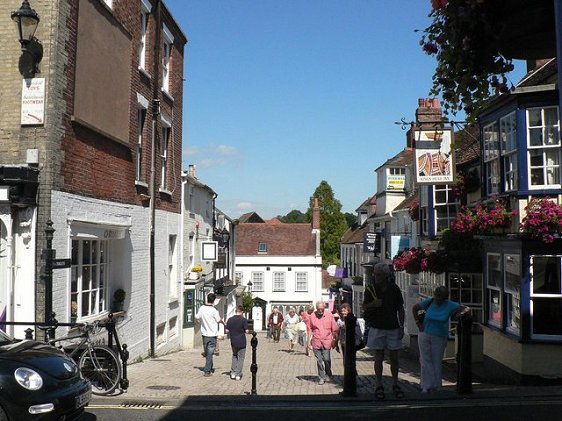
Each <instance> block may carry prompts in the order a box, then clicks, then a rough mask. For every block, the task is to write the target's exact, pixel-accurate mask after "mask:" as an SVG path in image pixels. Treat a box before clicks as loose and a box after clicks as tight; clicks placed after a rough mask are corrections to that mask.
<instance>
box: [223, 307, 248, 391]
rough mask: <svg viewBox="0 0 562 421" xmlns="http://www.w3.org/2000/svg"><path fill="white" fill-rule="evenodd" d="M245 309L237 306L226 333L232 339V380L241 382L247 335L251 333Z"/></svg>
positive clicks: (228, 322) (227, 325) (226, 326)
mask: <svg viewBox="0 0 562 421" xmlns="http://www.w3.org/2000/svg"><path fill="white" fill-rule="evenodd" d="M243 314H244V307H243V306H237V307H236V311H235V314H234V316H232V317H230V318H229V319H228V320H227V321H226V325H225V332H226V333H228V335H229V337H230V346H231V347H232V364H231V366H230V378H231V379H232V380H240V379H241V378H242V369H243V368H244V357H245V356H246V333H249V332H250V330H249V329H248V320H247V319H246V318H245V317H244V316H243Z"/></svg>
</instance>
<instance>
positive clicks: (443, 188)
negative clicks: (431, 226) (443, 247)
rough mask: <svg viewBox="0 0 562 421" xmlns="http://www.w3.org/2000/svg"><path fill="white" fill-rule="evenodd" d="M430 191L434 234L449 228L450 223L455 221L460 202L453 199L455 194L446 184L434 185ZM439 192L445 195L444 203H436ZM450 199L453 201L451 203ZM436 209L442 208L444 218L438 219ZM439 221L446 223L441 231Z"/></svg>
mask: <svg viewBox="0 0 562 421" xmlns="http://www.w3.org/2000/svg"><path fill="white" fill-rule="evenodd" d="M432 190H433V209H434V220H435V232H436V233H440V232H442V231H443V230H445V229H447V228H449V227H450V225H451V221H453V220H454V219H455V217H456V215H457V213H458V207H459V205H460V202H459V201H458V199H457V198H456V197H455V192H454V190H453V188H452V186H450V185H448V184H442V185H434V186H433V189H432ZM440 192H444V194H445V201H444V202H438V201H437V198H438V194H439V193H440ZM451 199H452V200H453V201H451ZM437 208H444V210H445V212H444V214H445V216H444V217H439V215H438V213H439V212H438V209H437ZM440 221H447V223H446V226H444V227H442V228H441V229H439V226H440Z"/></svg>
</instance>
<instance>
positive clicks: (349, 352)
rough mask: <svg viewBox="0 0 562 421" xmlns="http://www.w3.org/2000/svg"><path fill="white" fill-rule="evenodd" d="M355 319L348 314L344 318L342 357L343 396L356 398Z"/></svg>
mask: <svg viewBox="0 0 562 421" xmlns="http://www.w3.org/2000/svg"><path fill="white" fill-rule="evenodd" d="M356 324H357V317H355V315H354V314H353V313H349V314H348V315H347V316H346V317H345V352H344V355H343V393H342V395H343V396H357V376H356V372H357V370H356V367H357V365H356V352H357V351H356V349H355V325H356Z"/></svg>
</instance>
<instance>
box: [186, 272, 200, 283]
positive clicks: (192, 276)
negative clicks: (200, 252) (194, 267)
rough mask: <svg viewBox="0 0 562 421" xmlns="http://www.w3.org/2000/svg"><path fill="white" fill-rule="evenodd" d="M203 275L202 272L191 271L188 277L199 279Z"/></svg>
mask: <svg viewBox="0 0 562 421" xmlns="http://www.w3.org/2000/svg"><path fill="white" fill-rule="evenodd" d="M200 277H201V273H200V272H189V275H187V278H188V279H190V280H192V281H196V280H197V279H199V278H200Z"/></svg>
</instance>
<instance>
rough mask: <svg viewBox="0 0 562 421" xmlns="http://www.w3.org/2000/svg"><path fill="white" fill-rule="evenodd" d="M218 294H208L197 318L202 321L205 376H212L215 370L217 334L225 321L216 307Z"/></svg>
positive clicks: (199, 321)
mask: <svg viewBox="0 0 562 421" xmlns="http://www.w3.org/2000/svg"><path fill="white" fill-rule="evenodd" d="M215 299H216V296H215V294H213V293H212V292H211V293H210V294H209V295H207V302H206V303H205V304H204V305H202V306H201V307H199V310H198V311H197V314H196V315H195V320H196V321H197V322H198V323H201V335H202V336H203V354H204V357H205V367H204V368H203V372H204V376H205V377H210V376H211V374H212V373H214V372H215V369H214V368H213V355H214V353H215V349H216V347H217V336H218V334H219V323H223V324H224V322H223V321H222V319H221V316H220V314H219V312H218V310H217V309H216V308H215V307H214V305H213V304H214V302H215Z"/></svg>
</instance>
